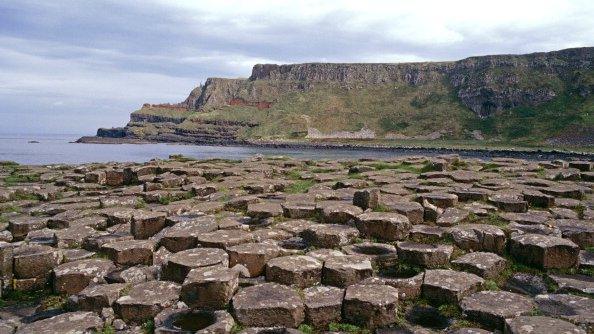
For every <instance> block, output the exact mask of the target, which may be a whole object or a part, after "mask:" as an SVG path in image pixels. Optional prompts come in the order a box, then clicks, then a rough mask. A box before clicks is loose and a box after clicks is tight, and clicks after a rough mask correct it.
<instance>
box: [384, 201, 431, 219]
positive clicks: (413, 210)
mask: <svg viewBox="0 0 594 334" xmlns="http://www.w3.org/2000/svg"><path fill="white" fill-rule="evenodd" d="M381 204H382V206H384V207H386V208H388V210H390V211H392V212H396V213H399V214H401V215H404V216H406V218H408V220H409V221H410V222H411V223H412V224H422V223H423V215H424V209H423V206H422V205H421V204H419V203H417V202H404V201H391V200H387V199H384V198H382V200H381Z"/></svg>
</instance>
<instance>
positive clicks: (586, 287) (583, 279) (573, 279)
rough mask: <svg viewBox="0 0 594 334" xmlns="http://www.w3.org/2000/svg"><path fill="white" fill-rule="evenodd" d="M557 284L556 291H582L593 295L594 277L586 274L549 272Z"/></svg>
mask: <svg viewBox="0 0 594 334" xmlns="http://www.w3.org/2000/svg"><path fill="white" fill-rule="evenodd" d="M549 278H550V279H551V280H553V282H555V284H557V285H558V286H559V288H558V289H557V291H555V292H556V293H582V294H588V295H594V278H593V277H591V276H586V275H563V274H549Z"/></svg>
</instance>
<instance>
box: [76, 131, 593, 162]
mask: <svg viewBox="0 0 594 334" xmlns="http://www.w3.org/2000/svg"><path fill="white" fill-rule="evenodd" d="M76 143H84V144H157V143H166V144H177V145H204V146H238V147H262V148H282V149H305V150H308V149H316V150H334V149H340V150H370V151H387V152H390V151H393V152H398V153H401V154H421V155H423V154H427V155H439V154H460V155H463V156H467V157H485V158H491V157H502V158H504V157H509V158H519V159H530V160H538V159H548V160H556V159H562V160H563V159H593V158H594V153H589V152H579V151H565V150H556V149H550V150H542V149H528V148H521V147H520V148H514V149H512V148H509V149H501V148H456V147H423V146H414V145H398V146H388V145H366V144H360V143H357V144H349V143H322V142H314V141H310V142H303V141H249V140H233V141H224V142H216V143H209V142H204V143H201V142H196V143H194V142H179V141H167V140H147V139H137V138H129V137H122V138H112V137H98V136H85V137H81V138H79V139H78V140H76Z"/></svg>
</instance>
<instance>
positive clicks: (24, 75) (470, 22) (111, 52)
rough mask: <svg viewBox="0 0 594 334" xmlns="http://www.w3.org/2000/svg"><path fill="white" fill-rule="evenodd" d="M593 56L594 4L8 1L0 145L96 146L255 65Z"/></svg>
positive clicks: (2, 33)
mask: <svg viewBox="0 0 594 334" xmlns="http://www.w3.org/2000/svg"><path fill="white" fill-rule="evenodd" d="M578 46H594V2H593V1H591V0H583V1H580V0H575V1H570V0H565V1H563V0H550V1H549V0H538V1H522V0H511V1H508V0H498V1H476V0H473V1H440V0H435V1H429V0H427V1H425V0H416V1H408V0H401V1H396V0H393V1H389V0H386V1H379V0H378V1H361V0H358V1H339V0H336V1H334V0H319V1H282V0H268V1H264V0H262V1H259V0H250V1H245V0H244V1H226V0H215V1H200V0H195V1H175V2H174V1H164V0H114V1H99V0H89V1H85V0H79V1H69V0H61V1H50V0H47V1H29V0H0V134H7V133H40V132H41V133H75V134H84V133H87V134H90V133H94V131H95V129H96V128H97V127H100V126H103V127H105V126H119V125H123V124H125V123H126V122H127V120H128V117H129V113H130V112H131V111H133V110H134V109H137V108H138V107H139V106H140V105H141V104H142V103H144V102H150V103H159V102H178V101H181V100H183V99H184V98H185V96H186V95H187V93H188V92H189V91H190V90H191V89H192V88H193V87H194V86H196V85H197V84H198V83H200V82H203V81H204V80H205V79H206V78H207V77H209V76H221V77H247V76H249V74H250V71H251V67H252V65H253V64H256V63H295V62H406V61H427V60H456V59H460V58H465V57H468V56H471V55H485V54H498V53H527V52H535V51H550V50H558V49H563V48H568V47H578Z"/></svg>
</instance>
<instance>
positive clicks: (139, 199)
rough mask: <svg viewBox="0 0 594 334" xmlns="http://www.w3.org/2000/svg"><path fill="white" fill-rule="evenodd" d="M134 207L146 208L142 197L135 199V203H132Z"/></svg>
mask: <svg viewBox="0 0 594 334" xmlns="http://www.w3.org/2000/svg"><path fill="white" fill-rule="evenodd" d="M134 208H135V209H143V208H146V202H145V201H144V199H142V198H138V199H136V203H135V204H134Z"/></svg>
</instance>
